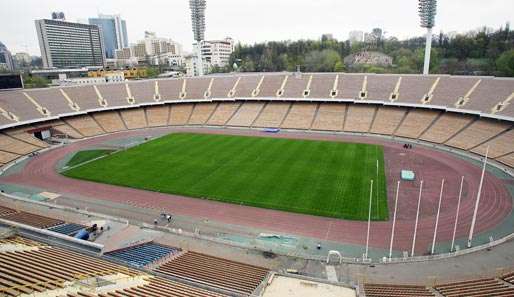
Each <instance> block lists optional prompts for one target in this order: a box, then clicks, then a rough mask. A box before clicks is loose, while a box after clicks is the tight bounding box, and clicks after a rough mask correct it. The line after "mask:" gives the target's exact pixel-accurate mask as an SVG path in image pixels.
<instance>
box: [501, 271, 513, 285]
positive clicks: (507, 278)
mask: <svg viewBox="0 0 514 297" xmlns="http://www.w3.org/2000/svg"><path fill="white" fill-rule="evenodd" d="M502 280H504V281H506V282H508V283H511V284H513V285H514V272H510V273H507V274H505V275H503V276H502Z"/></svg>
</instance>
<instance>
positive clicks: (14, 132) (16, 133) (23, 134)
mask: <svg viewBox="0 0 514 297" xmlns="http://www.w3.org/2000/svg"><path fill="white" fill-rule="evenodd" d="M27 130H29V129H27V128H19V129H18V128H14V129H9V130H6V131H5V134H7V135H9V136H11V137H12V138H14V139H17V140H21V141H23V142H25V143H28V144H31V145H33V146H36V147H39V148H45V147H48V143H46V142H44V141H42V140H40V139H39V138H36V137H34V134H32V133H30V132H27Z"/></svg>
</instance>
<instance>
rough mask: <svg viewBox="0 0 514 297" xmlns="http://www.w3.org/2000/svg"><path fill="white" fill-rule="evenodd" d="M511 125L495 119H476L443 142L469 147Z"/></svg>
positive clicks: (465, 148) (463, 147) (466, 148)
mask: <svg viewBox="0 0 514 297" xmlns="http://www.w3.org/2000/svg"><path fill="white" fill-rule="evenodd" d="M510 126H511V125H510V124H506V123H502V122H498V121H496V120H486V119H483V120H478V121H475V122H473V123H472V124H471V125H469V126H468V127H466V128H465V129H464V130H462V131H461V132H460V133H458V134H457V135H455V136H454V137H453V138H452V139H450V140H448V141H447V142H446V143H445V144H446V145H449V146H453V147H457V148H460V149H464V150H468V149H471V148H473V147H475V146H477V145H479V144H481V143H483V142H484V141H487V140H489V139H491V138H492V137H494V136H496V135H498V134H500V133H501V132H503V131H505V130H507V129H508V128H509V127H510Z"/></svg>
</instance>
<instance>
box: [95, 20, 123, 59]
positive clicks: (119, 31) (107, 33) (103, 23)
mask: <svg viewBox="0 0 514 297" xmlns="http://www.w3.org/2000/svg"><path fill="white" fill-rule="evenodd" d="M89 24H91V25H97V26H98V27H99V28H100V29H101V30H102V35H103V41H104V46H105V55H106V57H107V58H109V59H112V58H114V54H115V52H116V50H118V49H122V48H126V47H128V34H127V23H126V22H125V20H123V19H122V18H121V17H120V15H104V14H100V15H98V17H97V18H90V19H89Z"/></svg>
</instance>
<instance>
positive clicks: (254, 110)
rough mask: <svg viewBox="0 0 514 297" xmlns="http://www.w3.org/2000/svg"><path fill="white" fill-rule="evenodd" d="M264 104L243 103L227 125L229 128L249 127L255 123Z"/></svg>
mask: <svg viewBox="0 0 514 297" xmlns="http://www.w3.org/2000/svg"><path fill="white" fill-rule="evenodd" d="M264 104H265V103H261V102H244V103H242V105H241V107H240V108H239V110H238V111H237V112H236V113H235V114H234V116H233V117H232V118H231V119H230V121H229V122H228V123H227V125H229V126H238V127H250V126H251V125H252V123H253V122H254V121H255V119H256V118H257V116H258V115H259V113H260V112H261V111H262V109H263V108H264Z"/></svg>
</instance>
